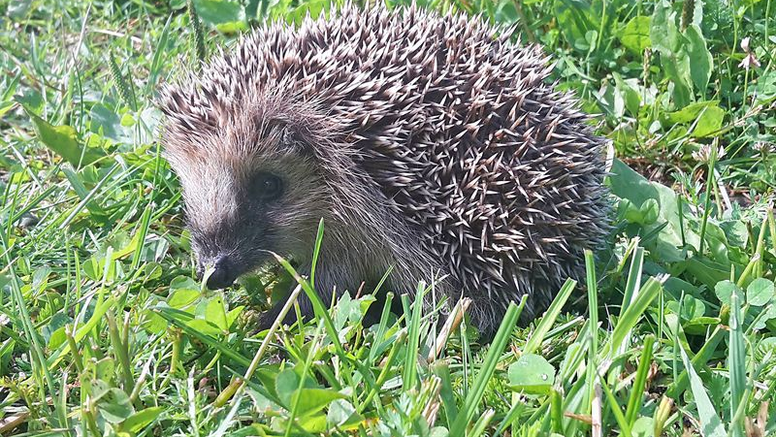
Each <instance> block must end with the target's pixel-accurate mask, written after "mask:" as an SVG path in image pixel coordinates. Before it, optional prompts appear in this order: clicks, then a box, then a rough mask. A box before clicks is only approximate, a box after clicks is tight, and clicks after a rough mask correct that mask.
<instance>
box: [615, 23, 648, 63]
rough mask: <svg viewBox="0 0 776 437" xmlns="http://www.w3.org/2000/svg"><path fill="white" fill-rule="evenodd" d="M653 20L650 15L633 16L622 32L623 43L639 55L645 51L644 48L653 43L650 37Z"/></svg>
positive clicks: (621, 40)
mask: <svg viewBox="0 0 776 437" xmlns="http://www.w3.org/2000/svg"><path fill="white" fill-rule="evenodd" d="M651 22H652V19H651V18H650V17H645V16H638V17H633V18H631V20H630V21H628V24H626V25H625V27H623V29H622V31H621V32H620V42H621V43H622V45H623V46H624V47H625V48H627V49H628V50H630V51H632V52H634V53H637V54H639V55H640V54H642V53H644V49H646V48H647V47H649V46H650V45H651V40H650V37H649V32H650V24H651Z"/></svg>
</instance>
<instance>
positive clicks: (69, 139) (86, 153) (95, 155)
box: [22, 106, 104, 166]
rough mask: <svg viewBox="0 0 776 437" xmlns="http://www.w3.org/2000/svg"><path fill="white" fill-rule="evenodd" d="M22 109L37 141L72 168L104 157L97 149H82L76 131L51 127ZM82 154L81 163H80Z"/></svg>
mask: <svg viewBox="0 0 776 437" xmlns="http://www.w3.org/2000/svg"><path fill="white" fill-rule="evenodd" d="M22 107H23V108H24V111H25V112H26V113H27V115H28V116H29V117H30V119H31V120H32V124H33V126H34V127H35V133H36V134H37V136H38V139H39V140H40V141H41V142H42V143H43V144H45V145H46V147H48V148H49V149H51V150H52V151H54V153H56V154H57V155H59V156H61V157H62V158H63V159H64V160H66V161H67V162H69V163H70V164H72V165H73V166H78V164H79V162H81V163H82V164H83V165H89V164H91V163H92V162H94V161H96V160H97V159H99V158H100V157H102V156H104V154H103V153H101V151H100V150H99V149H96V148H92V147H86V149H84V147H85V146H83V145H81V144H79V143H78V139H77V135H76V131H75V129H73V128H72V127H70V126H67V125H61V126H53V125H51V124H50V123H49V122H47V121H46V120H44V119H42V118H40V117H38V116H37V115H35V114H34V113H33V112H32V111H31V110H29V109H27V108H26V107H24V106H22ZM82 153H83V161H81V154H82Z"/></svg>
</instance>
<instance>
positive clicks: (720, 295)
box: [714, 280, 741, 305]
mask: <svg viewBox="0 0 776 437" xmlns="http://www.w3.org/2000/svg"><path fill="white" fill-rule="evenodd" d="M734 292H738V293H739V294H740V293H741V289H740V288H738V285H736V284H734V283H732V282H730V281H728V280H725V281H720V282H719V283H718V284H717V285H716V286H715V287H714V294H716V295H717V299H719V301H720V302H722V303H723V304H727V305H730V296H732V295H733V293H734Z"/></svg>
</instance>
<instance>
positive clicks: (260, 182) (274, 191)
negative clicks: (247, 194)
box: [252, 173, 283, 201]
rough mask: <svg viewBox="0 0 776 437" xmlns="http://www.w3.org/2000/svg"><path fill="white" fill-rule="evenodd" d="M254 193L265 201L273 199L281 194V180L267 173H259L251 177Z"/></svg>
mask: <svg viewBox="0 0 776 437" xmlns="http://www.w3.org/2000/svg"><path fill="white" fill-rule="evenodd" d="M252 188H253V193H254V195H255V196H256V197H257V198H259V199H261V200H265V201H269V200H275V199H277V198H278V197H280V195H281V194H283V181H282V180H281V179H280V178H279V177H277V176H275V175H273V174H269V173H259V174H258V175H256V177H255V178H254V179H253V187H252Z"/></svg>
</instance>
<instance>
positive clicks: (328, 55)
mask: <svg viewBox="0 0 776 437" xmlns="http://www.w3.org/2000/svg"><path fill="white" fill-rule="evenodd" d="M550 71H551V67H550V66H548V65H547V59H546V57H545V56H543V55H542V54H541V52H540V50H538V49H537V48H524V47H520V46H518V45H515V44H512V43H511V42H510V41H509V32H506V33H503V34H502V35H501V36H498V35H497V29H495V28H494V27H491V26H489V25H487V24H485V23H483V22H481V21H480V20H479V19H471V18H467V17H465V16H461V15H445V16H440V15H438V14H436V13H433V12H427V11H423V10H420V9H418V8H415V7H412V8H406V9H404V8H401V9H397V10H394V11H388V10H386V9H385V8H383V7H377V8H371V9H368V10H361V9H359V8H356V7H354V6H350V5H348V6H345V7H344V8H342V9H341V10H339V11H337V12H332V13H331V17H330V18H328V19H325V18H319V19H317V20H311V19H309V18H308V19H307V20H306V21H305V22H304V23H303V24H302V25H301V28H299V29H298V30H295V29H293V28H289V27H287V26H286V25H284V24H280V23H275V24H272V25H271V26H269V27H264V28H261V29H258V30H257V31H255V32H253V33H252V34H251V35H250V36H248V37H247V38H245V39H244V40H242V41H241V42H240V43H239V44H238V46H237V47H236V48H235V49H234V50H233V51H231V52H230V53H229V54H221V55H219V56H217V57H216V58H215V59H214V60H212V61H211V62H210V63H209V65H207V66H206V67H205V68H204V71H203V72H202V74H201V76H199V77H196V76H194V75H190V76H189V79H188V80H187V81H185V82H182V83H181V84H179V85H177V86H170V87H167V88H166V89H165V90H164V91H163V95H162V100H161V102H162V105H161V106H162V109H163V111H164V113H165V114H166V115H167V125H166V129H165V134H164V140H163V141H164V145H165V149H166V155H167V157H168V159H169V160H170V162H171V164H172V166H173V168H174V169H175V170H176V172H177V173H178V175H179V176H180V178H181V182H182V186H183V188H184V199H185V203H186V209H187V214H188V215H189V219H190V228H191V230H192V234H193V237H194V238H193V240H194V243H195V250H196V251H197V253H198V255H199V257H200V261H201V262H203V263H207V262H208V261H209V260H211V259H213V258H214V257H216V256H227V257H229V260H230V261H229V262H230V264H229V265H230V269H231V270H230V273H231V276H235V275H238V274H241V273H244V272H246V271H248V270H250V269H252V268H255V267H257V266H258V265H259V264H261V263H263V262H265V261H266V260H267V252H266V251H272V252H276V253H280V254H281V255H285V256H292V257H294V258H295V259H297V260H298V261H300V262H301V265H302V268H301V270H302V271H303V272H305V270H306V269H307V270H309V264H310V262H309V254H310V253H311V252H312V248H313V241H314V236H315V229H316V226H317V223H318V221H319V219H320V218H324V223H325V229H326V232H325V235H326V237H325V238H324V244H323V250H322V254H321V257H320V264H319V266H318V268H317V271H316V274H315V282H316V284H315V285H316V288H317V290H318V292H320V293H322V295H324V296H330V294H331V293H332V291H333V290H334V289H336V290H339V291H341V290H344V289H349V290H351V291H352V292H354V291H355V290H356V289H357V288H358V287H359V284H361V282H362V281H366V282H367V284H370V285H371V284H374V283H375V282H376V281H377V280H379V278H380V277H381V276H382V275H383V274H384V272H385V271H386V270H388V269H389V268H390V267H391V266H393V267H394V269H393V272H392V273H391V276H390V284H389V285H390V287H389V288H390V289H393V290H395V291H397V292H402V293H404V292H407V293H411V292H412V291H413V290H414V289H415V288H416V285H417V283H418V281H419V280H422V279H425V280H426V281H428V280H430V279H432V278H434V277H436V278H439V277H440V276H441V277H442V279H441V280H440V281H439V282H437V283H436V287H435V290H437V291H439V292H441V293H443V294H444V295H447V296H448V297H449V298H451V300H452V301H455V300H457V299H458V298H460V297H461V296H468V297H470V298H472V300H473V305H472V307H471V309H470V313H471V317H472V321H473V323H474V324H475V325H476V326H477V327H479V328H480V329H481V330H482V331H483V333H485V334H486V335H487V334H490V333H492V332H493V330H494V329H495V328H497V327H498V324H499V322H500V319H501V317H502V316H503V313H504V311H505V309H506V307H507V305H508V304H509V302H510V301H517V300H519V299H520V298H521V297H522V296H523V295H525V294H528V295H529V299H528V305H527V306H526V310H525V311H524V313H523V317H524V320H525V319H530V318H532V317H534V315H535V314H536V313H537V311H540V310H542V309H543V308H545V307H546V306H547V305H548V303H549V302H550V301H551V300H552V297H553V293H555V292H556V291H557V290H558V288H559V287H560V285H561V284H562V282H563V281H564V280H565V279H566V278H567V277H574V278H580V277H581V276H582V274H583V272H584V263H583V261H582V251H583V249H585V248H595V247H597V246H599V245H600V244H601V243H602V242H603V240H604V238H605V235H606V234H607V230H608V220H607V214H608V212H609V207H608V202H607V193H606V190H605V189H604V187H603V184H602V182H603V178H604V174H605V170H604V159H603V156H602V152H603V151H602V146H603V140H602V139H600V138H598V137H596V136H594V135H593V133H592V131H591V129H590V128H589V127H588V126H587V124H586V122H587V120H588V119H587V117H586V116H585V115H584V114H582V113H581V112H579V111H578V110H577V109H576V108H575V101H574V99H573V98H572V97H570V96H569V95H568V94H564V93H560V92H558V91H556V90H555V89H554V87H553V86H551V85H548V84H547V83H546V79H547V77H548V75H549V73H550ZM256 172H267V173H272V174H276V175H278V176H280V177H281V178H282V179H283V181H284V182H285V183H284V185H285V187H286V188H285V191H284V192H283V195H282V197H280V198H279V199H278V200H277V201H274V202H256V201H254V200H252V199H253V195H252V194H251V193H252V191H251V190H252V189H251V188H250V184H251V183H252V182H250V181H251V178H252V177H254V176H253V175H254V174H256ZM339 291H338V292H339ZM326 300H327V301H328V299H326Z"/></svg>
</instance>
